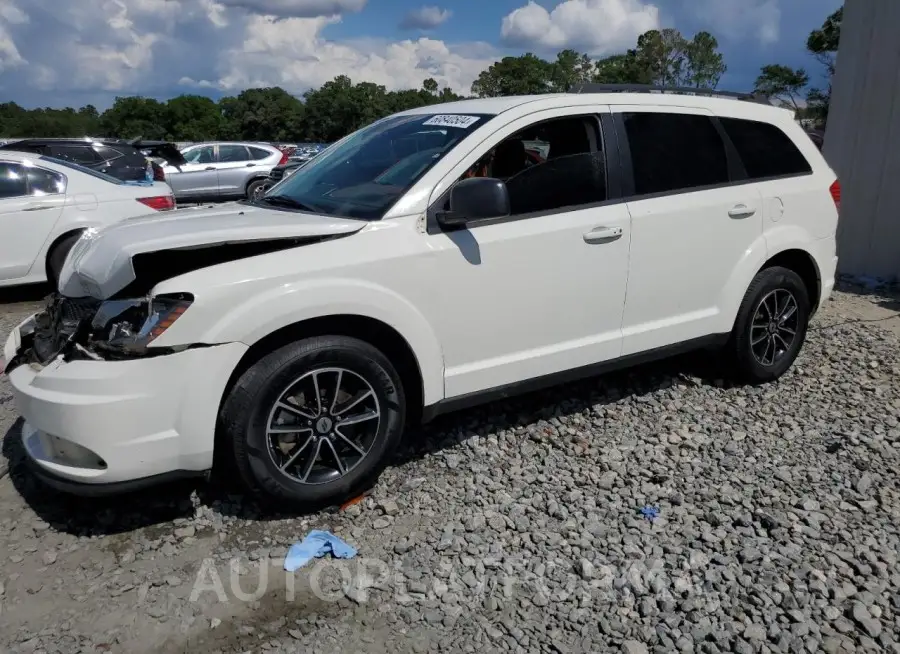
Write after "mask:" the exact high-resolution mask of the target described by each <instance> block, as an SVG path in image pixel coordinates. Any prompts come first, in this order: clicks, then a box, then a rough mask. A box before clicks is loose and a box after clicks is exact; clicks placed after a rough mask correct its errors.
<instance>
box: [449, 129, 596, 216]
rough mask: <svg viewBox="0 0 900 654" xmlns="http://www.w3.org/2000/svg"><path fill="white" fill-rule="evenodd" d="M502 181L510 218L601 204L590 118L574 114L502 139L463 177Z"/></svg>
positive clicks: (594, 139)
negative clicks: (505, 191)
mask: <svg viewBox="0 0 900 654" xmlns="http://www.w3.org/2000/svg"><path fill="white" fill-rule="evenodd" d="M477 176H482V177H496V178H498V179H502V180H504V181H505V182H506V188H507V190H508V191H509V201H510V208H511V213H512V215H513V216H517V215H522V214H529V213H536V212H542V211H553V210H560V209H565V208H566V207H577V206H580V205H585V204H593V203H596V202H603V201H604V200H606V199H607V195H606V170H605V167H604V163H603V153H602V151H601V147H600V134H599V124H598V122H597V120H596V118H594V117H588V116H573V117H571V118H569V117H567V118H560V119H557V120H550V121H546V122H542V123H538V124H536V125H532V126H530V127H526V128H525V129H523V130H520V131H519V132H516V133H515V134H513V135H512V136H509V137H507V138H506V139H504V140H503V141H501V142H500V143H498V144H497V145H496V146H495V147H494V148H492V149H491V150H490V151H489V152H488V153H487V154H486V155H485V156H484V157H482V158H481V159H480V160H479V161H478V162H476V163H475V165H474V166H472V167H471V168H470V169H469V170H468V171H467V172H466V174H465V175H464V176H463V177H464V178H465V177H477Z"/></svg>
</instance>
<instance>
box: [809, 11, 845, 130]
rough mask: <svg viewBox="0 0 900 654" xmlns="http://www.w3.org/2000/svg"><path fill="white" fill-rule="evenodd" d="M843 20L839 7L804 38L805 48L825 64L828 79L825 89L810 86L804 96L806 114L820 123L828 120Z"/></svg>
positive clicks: (842, 13)
mask: <svg viewBox="0 0 900 654" xmlns="http://www.w3.org/2000/svg"><path fill="white" fill-rule="evenodd" d="M843 20H844V8H843V7H841V8H840V9H838V10H837V11H835V12H834V13H832V14H831V15H829V16H828V17H827V18H826V19H825V21H824V22H823V23H822V27H820V28H819V29H815V30H813V31H812V32H810V33H809V37H808V38H807V39H806V49H807V50H808V51H809V52H810V54H812V55H813V56H814V57H815V58H816V59H817V60H818V61H819V62H820V63H821V64H822V65H824V66H825V74H826V76H827V80H828V83H827V86H826V88H825V89H819V88H811V89H809V91H808V93H807V96H806V104H807V109H806V113H807V115H808V116H809V117H811V118H813V119H814V120H816V121H817V122H819V123H820V124H822V125H824V124H825V121H827V120H828V107H829V105H830V104H831V80H832V77H833V76H834V67H835V60H836V58H837V51H838V46H839V45H840V42H841V23H842V22H843Z"/></svg>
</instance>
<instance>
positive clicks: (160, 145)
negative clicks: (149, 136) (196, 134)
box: [129, 138, 187, 168]
mask: <svg viewBox="0 0 900 654" xmlns="http://www.w3.org/2000/svg"><path fill="white" fill-rule="evenodd" d="M129 145H133V146H134V147H135V148H137V149H138V150H141V151H142V152H144V153H146V155H147V156H149V157H159V158H160V159H164V160H165V161H166V163H167V164H169V165H170V166H175V167H176V168H181V166H183V165H185V164H186V163H187V160H185V158H184V155H183V154H181V150H179V149H178V146H177V145H175V144H174V143H170V142H169V141H144V140H142V139H139V138H137V139H134V140H133V141H129Z"/></svg>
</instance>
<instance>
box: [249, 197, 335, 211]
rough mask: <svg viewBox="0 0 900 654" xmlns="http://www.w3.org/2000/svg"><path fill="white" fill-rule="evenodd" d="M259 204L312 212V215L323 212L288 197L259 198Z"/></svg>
mask: <svg viewBox="0 0 900 654" xmlns="http://www.w3.org/2000/svg"><path fill="white" fill-rule="evenodd" d="M257 202H260V203H265V204H271V205H272V206H275V207H287V208H289V209H298V210H300V211H311V212H312V213H322V211H321V210H319V209H316V208H315V207H312V206H310V205H307V204H303V203H302V202H299V201H298V200H295V199H294V198H292V197H288V196H287V195H264V196H263V197H261V198H259V199H258V200H257Z"/></svg>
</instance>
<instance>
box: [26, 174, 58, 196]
mask: <svg viewBox="0 0 900 654" xmlns="http://www.w3.org/2000/svg"><path fill="white" fill-rule="evenodd" d="M25 174H26V176H27V177H28V188H29V191H30V192H31V195H51V194H55V193H65V192H66V178H65V177H63V176H62V175H60V174H59V173H55V172H53V171H51V170H44V169H43V168H28V169H26V173H25Z"/></svg>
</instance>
